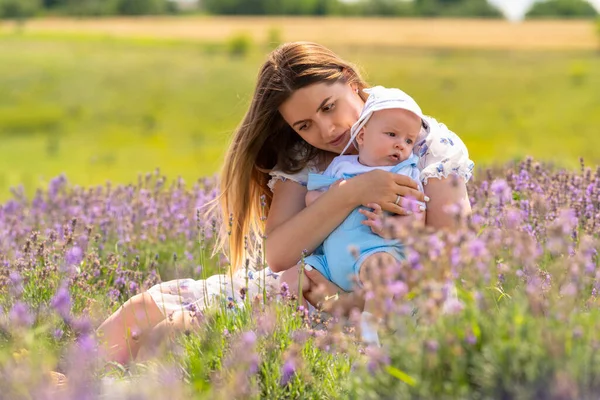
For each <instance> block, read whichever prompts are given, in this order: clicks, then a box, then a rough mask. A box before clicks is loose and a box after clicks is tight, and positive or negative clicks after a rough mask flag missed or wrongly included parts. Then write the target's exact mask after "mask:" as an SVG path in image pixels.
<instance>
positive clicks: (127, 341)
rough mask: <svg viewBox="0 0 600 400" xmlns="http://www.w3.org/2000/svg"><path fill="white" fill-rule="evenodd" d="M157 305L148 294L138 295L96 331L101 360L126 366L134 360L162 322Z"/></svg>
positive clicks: (163, 317)
mask: <svg viewBox="0 0 600 400" xmlns="http://www.w3.org/2000/svg"><path fill="white" fill-rule="evenodd" d="M164 319H165V316H164V315H163V313H162V311H161V310H160V308H158V305H157V304H156V302H155V301H154V299H153V298H152V296H150V295H149V294H148V293H140V294H138V295H135V296H133V297H132V298H130V299H129V300H127V302H125V303H124V304H123V305H122V306H121V307H119V309H118V310H117V311H115V312H114V313H113V314H112V315H111V316H110V317H108V318H107V319H106V321H104V322H103V323H102V325H100V327H99V328H98V331H97V333H98V336H99V341H100V343H101V347H100V351H101V357H102V358H103V359H104V361H106V362H112V361H116V362H118V363H120V364H127V363H129V362H130V361H132V360H134V359H135V358H136V356H137V354H138V351H139V349H140V345H141V343H142V341H143V340H144V339H145V338H146V336H148V333H149V332H150V331H151V329H152V328H154V327H155V326H156V325H157V324H158V323H160V322H161V321H163V320H164Z"/></svg>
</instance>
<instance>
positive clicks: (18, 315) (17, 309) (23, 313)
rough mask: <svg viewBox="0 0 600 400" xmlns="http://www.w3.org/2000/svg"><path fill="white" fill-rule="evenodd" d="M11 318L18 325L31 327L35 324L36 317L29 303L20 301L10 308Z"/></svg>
mask: <svg viewBox="0 0 600 400" xmlns="http://www.w3.org/2000/svg"><path fill="white" fill-rule="evenodd" d="M9 318H10V321H11V322H12V323H14V324H15V325H17V326H23V327H30V326H31V325H33V321H34V317H33V315H32V314H31V312H30V311H29V307H27V304H25V303H23V302H22V301H18V302H16V303H15V305H14V306H13V308H12V310H10V313H9Z"/></svg>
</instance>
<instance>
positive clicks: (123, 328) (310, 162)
mask: <svg viewBox="0 0 600 400" xmlns="http://www.w3.org/2000/svg"><path fill="white" fill-rule="evenodd" d="M366 87H367V85H366V83H365V82H364V80H363V79H362V78H361V77H360V75H359V73H358V72H357V70H356V69H355V68H354V67H353V66H352V65H351V64H349V63H347V62H345V61H343V60H342V59H340V58H339V57H338V56H337V55H336V54H334V53H333V52H331V51H330V50H329V49H327V48H325V47H323V46H320V45H318V44H314V43H306V42H298V43H289V44H284V45H282V46H281V47H279V48H278V49H276V50H274V51H273V52H272V53H271V54H270V55H269V57H268V59H267V61H266V62H265V63H264V65H263V66H262V68H261V70H260V74H259V77H258V82H257V85H256V89H255V92H254V95H253V98H252V101H251V104H250V108H249V110H248V112H247V113H246V116H245V117H244V119H243V121H242V123H241V124H240V126H239V127H238V129H237V130H236V132H235V134H234V137H233V141H232V143H231V145H230V146H229V149H228V151H227V155H226V158H225V163H224V166H223V169H222V172H221V179H220V190H221V195H220V206H221V211H222V213H223V215H224V216H225V218H227V216H230V217H231V223H232V224H231V227H230V229H229V232H227V233H222V234H221V235H220V243H219V244H220V247H219V248H221V249H222V248H223V247H224V246H225V244H226V243H225V242H227V241H228V243H227V244H228V246H229V254H230V258H231V260H230V261H231V265H234V266H241V265H242V262H243V259H244V253H245V252H246V251H247V249H246V245H245V239H246V238H248V237H255V238H260V237H261V235H263V232H264V234H265V235H266V239H265V244H266V249H267V252H266V260H267V264H268V265H269V267H270V269H267V270H266V271H262V272H257V273H256V274H255V275H257V276H260V277H262V276H266V275H268V277H267V278H266V284H267V285H268V290H270V291H272V290H278V288H277V286H278V285H277V282H278V281H277V279H276V275H274V274H273V272H281V271H284V270H287V269H289V268H291V267H293V266H295V265H296V264H297V263H298V261H299V260H300V259H301V257H302V254H303V252H307V253H311V252H312V251H313V250H315V249H316V248H317V247H318V246H319V245H320V244H321V243H322V242H323V240H324V239H325V238H326V237H327V236H328V235H329V234H330V233H331V232H332V231H333V230H334V229H335V228H336V227H337V226H338V225H339V224H340V223H341V222H342V221H343V220H344V219H345V218H346V217H347V216H348V214H349V213H350V212H351V211H352V210H353V209H355V208H356V207H358V206H360V205H367V204H369V203H376V204H379V205H380V206H381V208H382V209H383V210H385V211H389V212H393V213H397V214H406V213H407V211H406V210H405V209H403V208H402V207H401V204H402V203H401V199H402V197H408V196H410V197H413V198H416V199H417V200H420V201H428V207H427V211H426V224H427V225H429V226H432V227H435V228H441V227H449V226H451V224H452V223H453V221H454V219H453V217H452V216H450V215H448V214H447V213H445V212H444V209H445V206H446V205H448V204H456V203H461V205H462V208H463V210H470V205H469V202H468V198H467V192H466V180H468V179H469V177H470V174H471V169H472V163H471V162H470V160H469V159H468V153H467V151H466V148H465V147H464V145H463V144H462V142H461V141H460V139H459V138H458V137H456V138H454V136H455V135H454V136H453V138H454V142H455V143H454V145H453V146H452V147H451V148H447V149H446V148H444V149H443V150H439V149H438V152H437V154H435V152H429V153H428V154H423V155H422V156H421V159H420V162H419V167H420V169H421V180H422V181H424V183H426V185H425V195H423V194H422V193H421V192H419V191H418V190H417V183H416V182H414V181H413V180H411V179H410V178H408V177H406V176H403V175H397V174H393V173H389V172H385V171H372V172H369V173H366V174H363V175H360V176H357V177H355V178H352V179H349V180H346V181H341V182H339V183H337V184H335V185H333V186H332V187H331V188H330V189H329V190H328V191H327V192H326V193H324V194H323V195H322V196H321V197H320V198H319V199H318V201H315V202H314V203H313V204H311V206H310V207H306V206H305V195H306V191H307V190H306V187H305V185H306V180H307V176H308V173H309V172H319V171H323V170H324V169H325V168H326V167H327V165H328V164H329V162H330V161H331V160H332V158H333V157H335V156H336V155H338V154H339V153H340V152H341V151H342V150H343V149H344V147H345V145H346V144H347V143H348V140H349V137H350V128H351V127H352V125H353V124H354V123H355V122H356V121H357V119H358V117H359V114H360V112H361V110H362V107H363V105H364V102H365V100H366V97H367V96H366V94H365V93H364V92H363V89H364V88H366ZM440 126H441V127H444V126H443V125H441V124H440ZM444 128H445V127H444ZM430 145H431V146H430V147H431V148H435V143H430ZM442 163H444V165H443V166H445V168H442V169H440V165H442ZM451 172H454V173H455V175H457V176H458V179H455V178H449V175H448V173H451ZM431 178H434V179H431ZM265 215H266V216H267V218H266V221H265V219H264V218H262V216H265ZM253 251H256V249H249V252H250V253H251V254H252V253H253ZM306 273H307V274H308V275H309V277H310V278H311V280H312V281H313V282H315V283H317V284H321V285H322V286H323V287H324V288H325V292H326V293H332V292H333V293H335V292H337V291H338V290H339V288H337V287H335V285H333V284H332V283H330V282H328V281H327V280H326V279H324V278H323V276H321V275H320V274H319V273H318V272H317V271H316V270H312V271H307V272H306ZM245 281H246V276H245V271H244V268H238V269H237V272H236V274H235V277H234V279H233V282H231V279H229V278H228V277H227V276H214V277H211V278H209V279H207V280H206V281H193V280H183V281H171V282H166V283H164V284H161V285H157V286H155V287H153V288H151V289H150V290H149V291H148V292H146V293H142V294H139V295H137V296H134V297H133V298H131V299H130V300H129V301H128V302H126V303H125V304H124V305H123V306H122V307H121V308H119V310H117V311H116V312H115V313H114V314H113V315H112V316H110V317H109V318H108V319H107V320H106V321H105V322H104V323H103V324H102V325H101V326H100V328H99V329H98V331H99V334H100V335H102V336H103V340H104V341H105V343H106V346H105V347H104V348H103V350H104V356H105V358H106V359H107V360H109V361H117V362H119V363H126V362H128V361H130V360H131V358H135V357H136V356H137V354H138V352H139V350H140V347H141V346H142V345H143V343H144V342H146V341H147V340H148V338H150V337H152V336H153V333H154V332H159V331H162V330H164V329H167V330H168V329H184V328H186V327H187V326H188V324H191V323H192V322H193V321H192V319H193V312H194V311H195V310H197V309H202V308H204V307H205V306H206V305H207V304H208V303H209V302H211V301H212V300H213V295H218V294H219V293H225V294H229V293H233V295H235V293H239V292H238V289H239V288H241V287H244V285H245ZM253 282H254V284H251V285H250V288H249V290H250V294H253V293H259V292H260V291H261V290H262V285H263V283H262V282H263V281H262V280H261V279H258V278H257V279H255V280H254V281H253ZM232 283H233V285H234V288H233V290H232V288H231V286H229V287H227V285H231V284H232ZM308 300H309V301H311V302H315V301H317V300H318V298H312V299H311V298H309V299H308ZM359 303H360V302H359Z"/></svg>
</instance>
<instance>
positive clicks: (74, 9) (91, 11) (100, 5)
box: [49, 0, 118, 17]
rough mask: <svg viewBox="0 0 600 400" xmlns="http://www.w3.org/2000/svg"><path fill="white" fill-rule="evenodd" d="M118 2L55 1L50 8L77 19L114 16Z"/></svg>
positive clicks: (103, 0)
mask: <svg viewBox="0 0 600 400" xmlns="http://www.w3.org/2000/svg"><path fill="white" fill-rule="evenodd" d="M117 1H118V0H55V1H53V2H52V3H51V6H49V7H51V8H57V9H59V10H61V11H62V12H63V13H65V14H68V15H74V16H79V17H100V16H106V15H114V14H116V12H117V9H116V6H117Z"/></svg>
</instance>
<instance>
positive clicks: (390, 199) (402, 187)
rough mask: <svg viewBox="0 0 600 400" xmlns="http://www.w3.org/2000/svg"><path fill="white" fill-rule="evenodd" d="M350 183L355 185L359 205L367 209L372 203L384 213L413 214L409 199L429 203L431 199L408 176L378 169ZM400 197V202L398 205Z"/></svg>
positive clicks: (354, 190) (355, 178) (357, 177)
mask: <svg viewBox="0 0 600 400" xmlns="http://www.w3.org/2000/svg"><path fill="white" fill-rule="evenodd" d="M348 182H349V183H351V184H352V185H353V192H354V193H355V195H356V196H357V197H356V200H357V203H358V204H362V205H363V206H365V207H369V204H371V203H375V204H379V206H380V207H381V209H382V210H383V211H389V212H391V213H394V214H398V215H410V214H411V211H410V208H409V200H408V198H412V199H415V200H418V201H429V198H427V197H426V196H425V195H424V194H423V193H422V192H420V191H419V190H418V184H417V182H415V181H413V180H412V179H411V178H409V177H408V176H406V175H400V174H394V173H392V172H387V171H382V170H378V169H376V170H373V171H369V172H367V173H364V174H360V175H358V176H356V177H354V178H352V179H350V180H349V181H348ZM398 196H400V198H399V199H400V200H399V201H398V203H397V204H396V202H397V200H398ZM418 212H421V211H420V210H419V211H418Z"/></svg>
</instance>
